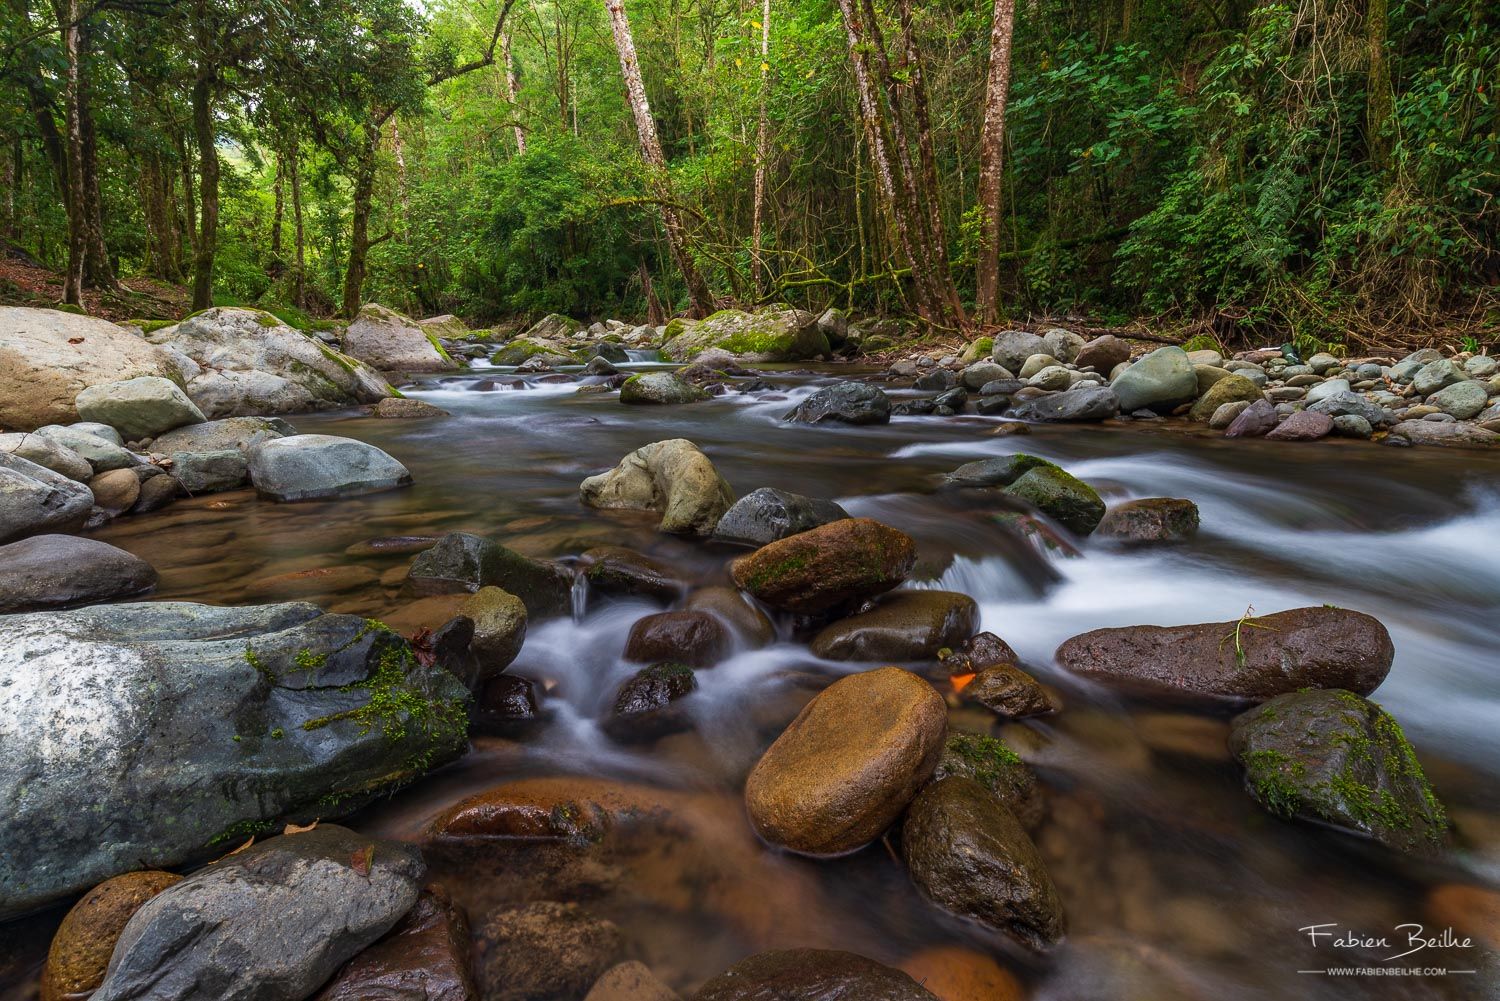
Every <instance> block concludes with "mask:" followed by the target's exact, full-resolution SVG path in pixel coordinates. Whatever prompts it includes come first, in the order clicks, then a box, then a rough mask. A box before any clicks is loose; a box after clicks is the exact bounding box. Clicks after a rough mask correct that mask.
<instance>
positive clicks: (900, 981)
mask: <svg viewBox="0 0 1500 1001" xmlns="http://www.w3.org/2000/svg"><path fill="white" fill-rule="evenodd" d="M793 999H795V1001H939V999H938V997H937V996H936V995H934V994H933V993H931V992H930V991H928V990H926V989H924V988H923V987H922V986H920V985H919V984H918V983H917V982H916V981H915V980H913V979H912V978H911V977H910V976H908V975H907V974H905V973H902V972H901V971H900V970H893V969H891V968H890V967H888V966H882V965H881V964H879V963H877V962H875V961H874V960H873V959H867V958H865V957H864V956H859V955H856V954H854V953H852V952H837V951H834V950H830V949H786V950H780V951H776V952H762V953H759V954H758V955H754V956H751V957H750V958H749V959H744V960H741V961H740V962H738V963H736V964H735V965H734V966H732V967H730V968H729V969H728V970H726V971H724V972H723V973H721V974H720V975H719V976H717V977H714V978H712V979H711V980H709V981H708V983H706V984H704V985H703V988H702V989H701V990H700V991H699V992H698V993H697V994H695V995H693V1001H793ZM943 1001H947V999H943Z"/></svg>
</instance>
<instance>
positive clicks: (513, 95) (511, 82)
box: [500, 28, 526, 156]
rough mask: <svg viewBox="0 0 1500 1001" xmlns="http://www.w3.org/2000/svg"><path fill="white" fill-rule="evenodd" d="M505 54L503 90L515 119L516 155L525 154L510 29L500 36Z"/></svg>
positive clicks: (519, 92) (517, 81) (524, 132)
mask: <svg viewBox="0 0 1500 1001" xmlns="http://www.w3.org/2000/svg"><path fill="white" fill-rule="evenodd" d="M500 41H501V44H502V45H503V46H504V49H503V52H504V56H505V92H506V94H507V95H508V96H509V97H510V113H511V117H513V118H515V120H516V156H525V155H526V130H525V129H523V128H521V81H520V80H519V79H518V78H517V77H516V61H515V59H513V58H512V57H511V52H510V29H508V28H507V29H506V31H505V34H504V35H503V36H501V39H500Z"/></svg>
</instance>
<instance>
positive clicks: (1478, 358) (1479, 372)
mask: <svg viewBox="0 0 1500 1001" xmlns="http://www.w3.org/2000/svg"><path fill="white" fill-rule="evenodd" d="M1497 370H1500V362H1496V361H1495V359H1493V358H1491V357H1490V356H1489V355H1475V356H1474V357H1472V358H1470V359H1469V360H1468V361H1466V362H1464V371H1465V372H1467V373H1469V374H1470V375H1472V376H1473V377H1474V378H1476V379H1488V378H1489V377H1490V376H1492V375H1494V374H1495V373H1496V371H1497Z"/></svg>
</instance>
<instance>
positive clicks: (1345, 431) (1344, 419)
mask: <svg viewBox="0 0 1500 1001" xmlns="http://www.w3.org/2000/svg"><path fill="white" fill-rule="evenodd" d="M1333 433H1334V434H1336V435H1338V436H1339V437H1341V438H1369V437H1370V436H1371V435H1373V434H1374V433H1375V429H1374V428H1372V427H1370V422H1369V421H1367V420H1365V419H1364V418H1363V417H1361V416H1359V415H1358V414H1340V415H1339V416H1337V417H1335V418H1334V419H1333Z"/></svg>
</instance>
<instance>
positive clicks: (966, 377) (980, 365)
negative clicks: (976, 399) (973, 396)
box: [960, 361, 1015, 393]
mask: <svg viewBox="0 0 1500 1001" xmlns="http://www.w3.org/2000/svg"><path fill="white" fill-rule="evenodd" d="M1013 378H1015V376H1013V375H1012V374H1011V371H1010V369H1008V368H1006V367H1005V366H1004V365H1000V364H997V363H995V362H992V361H976V362H975V363H974V364H972V365H969V366H967V367H966V368H965V369H964V370H963V374H962V375H961V376H960V381H961V383H962V384H963V387H964V388H965V389H971V390H973V391H974V392H976V393H977V392H979V391H980V390H981V389H983V388H984V387H985V386H987V385H989V384H990V383H992V382H998V381H999V380H1001V379H1013Z"/></svg>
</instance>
